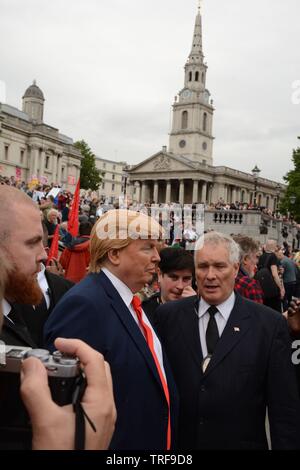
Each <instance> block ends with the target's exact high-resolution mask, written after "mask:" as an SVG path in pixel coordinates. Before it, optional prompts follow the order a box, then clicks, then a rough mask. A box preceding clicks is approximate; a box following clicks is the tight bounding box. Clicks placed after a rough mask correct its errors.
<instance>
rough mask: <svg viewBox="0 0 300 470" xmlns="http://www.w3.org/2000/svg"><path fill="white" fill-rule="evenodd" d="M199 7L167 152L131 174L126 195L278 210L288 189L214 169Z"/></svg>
mask: <svg viewBox="0 0 300 470" xmlns="http://www.w3.org/2000/svg"><path fill="white" fill-rule="evenodd" d="M206 74H207V64H206V62H205V61H204V54H203V48H202V18H201V11H200V6H199V7H198V14H197V16H196V22H195V29H194V36H193V44H192V48H191V52H190V55H189V57H188V59H187V62H186V64H185V74H184V86H183V88H182V90H181V91H180V92H179V93H178V95H177V96H176V97H175V102H174V103H173V124H172V130H171V133H170V136H169V147H168V148H167V147H163V148H162V150H161V151H159V152H157V153H156V154H155V155H153V156H151V157H150V158H148V159H146V160H144V161H143V162H141V163H139V164H138V165H135V166H131V167H128V168H127V172H128V175H129V178H130V184H129V185H128V192H129V193H130V195H131V196H132V199H133V200H134V201H136V202H141V203H145V202H155V203H170V202H177V201H178V202H180V203H181V204H190V203H193V202H195V203H197V202H203V203H216V202H217V201H218V200H219V199H220V198H222V199H223V200H224V202H226V203H231V202H236V201H239V202H248V203H254V201H255V194H254V193H255V192H256V203H257V204H258V205H262V206H266V207H268V208H270V209H271V210H275V209H276V207H277V203H278V198H279V197H280V194H283V192H284V189H285V187H284V185H280V184H279V183H277V182H274V181H270V180H268V179H264V178H258V179H257V181H256V183H254V178H253V175H252V174H248V173H245V172H242V171H238V170H234V169H232V168H228V167H226V166H213V140H214V137H213V115H214V107H213V101H212V99H211V98H210V93H209V91H208V89H207V88H206Z"/></svg>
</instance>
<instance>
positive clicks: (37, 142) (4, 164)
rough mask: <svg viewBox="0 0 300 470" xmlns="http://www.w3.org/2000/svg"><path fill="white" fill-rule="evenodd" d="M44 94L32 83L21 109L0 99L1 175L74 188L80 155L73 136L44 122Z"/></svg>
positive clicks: (77, 175)
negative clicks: (1, 101)
mask: <svg viewBox="0 0 300 470" xmlns="http://www.w3.org/2000/svg"><path fill="white" fill-rule="evenodd" d="M43 111H44V95H43V93H42V91H41V90H40V88H39V87H38V86H37V85H36V84H35V82H34V83H33V85H31V86H30V87H29V88H28V89H27V90H26V91H25V94H24V96H23V110H22V111H20V110H19V109H17V108H14V107H13V106H9V105H7V104H3V103H0V175H1V176H6V177H11V176H13V177H14V178H15V179H16V180H20V181H26V182H31V181H35V182H36V183H41V184H51V183H55V184H59V185H61V186H62V187H63V188H65V189H69V190H70V191H72V192H74V191H75V187H76V183H77V180H78V178H79V175H80V166H81V160H82V156H81V154H80V152H79V150H77V149H76V148H75V147H74V145H73V140H72V139H71V138H70V137H67V136H65V135H63V134H60V132H59V130H58V129H56V128H55V127H52V126H49V125H48V124H45V123H44V122H43Z"/></svg>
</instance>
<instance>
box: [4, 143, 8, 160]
mask: <svg viewBox="0 0 300 470" xmlns="http://www.w3.org/2000/svg"><path fill="white" fill-rule="evenodd" d="M8 148H9V145H5V146H4V159H5V160H8Z"/></svg>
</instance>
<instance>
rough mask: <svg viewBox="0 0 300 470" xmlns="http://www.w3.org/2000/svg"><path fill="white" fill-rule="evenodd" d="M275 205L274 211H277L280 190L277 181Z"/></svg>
mask: <svg viewBox="0 0 300 470" xmlns="http://www.w3.org/2000/svg"><path fill="white" fill-rule="evenodd" d="M275 190H276V207H275V212H278V210H279V202H280V191H281V186H280V184H279V183H277V184H276V188H275Z"/></svg>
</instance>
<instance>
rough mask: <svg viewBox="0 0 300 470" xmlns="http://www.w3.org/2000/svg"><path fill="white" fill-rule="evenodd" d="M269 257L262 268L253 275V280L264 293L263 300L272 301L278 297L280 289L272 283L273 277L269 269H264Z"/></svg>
mask: <svg viewBox="0 0 300 470" xmlns="http://www.w3.org/2000/svg"><path fill="white" fill-rule="evenodd" d="M269 259H270V258H269V257H268V258H267V259H266V261H265V263H264V266H263V267H262V268H260V269H259V270H258V271H257V273H256V274H255V279H256V280H257V281H258V282H259V283H260V286H261V288H262V290H263V293H264V298H265V300H268V299H274V298H275V297H279V296H280V289H279V287H278V286H277V284H276V282H275V281H274V277H273V275H272V272H271V270H270V269H269V268H267V267H266V265H267V264H268V261H269Z"/></svg>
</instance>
